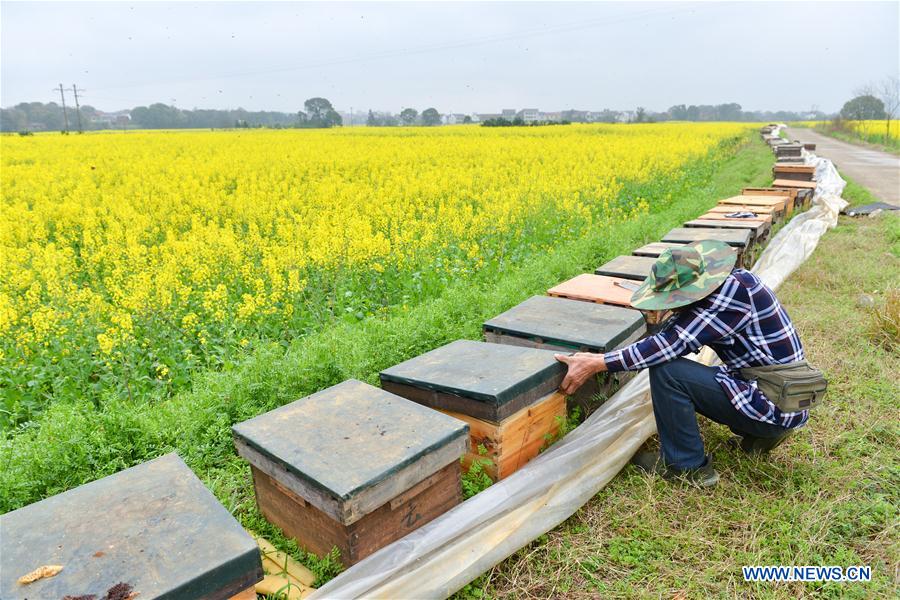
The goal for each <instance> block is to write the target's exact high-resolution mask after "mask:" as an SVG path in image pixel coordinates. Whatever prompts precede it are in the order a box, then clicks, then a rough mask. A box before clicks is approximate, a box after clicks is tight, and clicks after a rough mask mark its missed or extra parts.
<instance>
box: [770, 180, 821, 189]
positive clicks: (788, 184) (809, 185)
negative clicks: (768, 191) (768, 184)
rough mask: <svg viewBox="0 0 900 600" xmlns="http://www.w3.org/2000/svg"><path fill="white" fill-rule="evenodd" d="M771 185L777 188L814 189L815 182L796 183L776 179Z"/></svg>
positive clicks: (794, 181) (795, 181)
mask: <svg viewBox="0 0 900 600" xmlns="http://www.w3.org/2000/svg"><path fill="white" fill-rule="evenodd" d="M772 185H775V186H778V187H795V188H809V189H811V190H812V189H815V187H816V182H815V181H797V180H796V179H776V180H775V181H773V182H772Z"/></svg>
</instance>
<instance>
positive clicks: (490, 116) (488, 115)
mask: <svg viewBox="0 0 900 600" xmlns="http://www.w3.org/2000/svg"><path fill="white" fill-rule="evenodd" d="M475 116H476V117H478V121H479V122H481V121H488V120H490V119H499V118H500V117H502V116H503V115H502V114H500V113H478V114H477V115H475ZM504 118H505V117H504ZM472 120H473V121H474V120H475V119H472ZM510 121H512V119H510Z"/></svg>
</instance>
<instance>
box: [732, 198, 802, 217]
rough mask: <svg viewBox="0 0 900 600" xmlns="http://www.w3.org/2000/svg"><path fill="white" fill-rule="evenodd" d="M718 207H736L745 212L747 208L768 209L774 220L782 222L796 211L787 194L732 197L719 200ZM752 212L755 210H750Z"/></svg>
mask: <svg viewBox="0 0 900 600" xmlns="http://www.w3.org/2000/svg"><path fill="white" fill-rule="evenodd" d="M717 206H726V207H729V208H731V207H735V208H736V209H739V210H745V209H746V208H747V207H759V208H761V209H762V208H768V209H770V210H771V211H772V219H773V220H776V221H782V220H784V219H785V218H786V217H787V216H789V215H790V214H791V212H793V210H794V205H793V203H792V202H791V197H790V196H788V195H786V194H780V195H777V196H775V195H768V194H759V195H756V194H752V195H751V194H744V195H741V196H732V197H730V198H724V199H722V200H719V202H718V204H717ZM750 210H754V209H753V208H750Z"/></svg>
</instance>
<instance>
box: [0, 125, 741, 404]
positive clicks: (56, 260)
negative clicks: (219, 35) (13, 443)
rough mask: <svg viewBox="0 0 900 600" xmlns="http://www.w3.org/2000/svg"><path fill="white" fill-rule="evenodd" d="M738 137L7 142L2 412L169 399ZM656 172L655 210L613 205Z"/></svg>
mask: <svg viewBox="0 0 900 600" xmlns="http://www.w3.org/2000/svg"><path fill="white" fill-rule="evenodd" d="M747 127H748V126H746V125H742V124H660V125H641V126H625V125H585V126H579V125H572V126H559V127H537V128H495V129H489V128H479V127H442V128H433V129H429V128H373V129H366V128H358V129H339V130H320V131H315V130H250V131H178V132H162V131H157V132H150V131H147V132H133V131H130V132H127V133H122V132H118V133H97V134H86V135H83V136H76V135H71V136H60V135H56V134H53V135H50V134H47V135H36V136H28V137H18V136H3V138H2V140H0V148H2V173H0V183H2V208H3V210H2V215H0V220H2V226H0V248H2V253H3V260H2V262H0V336H2V337H0V339H2V342H0V365H2V371H0V390H2V392H3V396H4V398H5V400H6V402H5V406H2V405H0V409H3V413H2V414H3V415H4V416H3V417H0V421H5V422H10V421H12V422H19V421H22V420H23V419H26V418H28V417H29V416H31V415H32V414H35V413H36V412H37V411H38V410H39V409H40V408H41V407H42V406H44V405H46V403H47V402H50V401H54V400H56V399H61V398H66V397H75V396H78V395H81V396H85V395H86V396H88V397H91V398H93V399H95V400H98V399H99V398H101V396H102V394H103V393H105V392H106V391H108V390H113V391H115V392H116V393H128V394H137V393H145V392H148V391H151V392H152V391H154V390H156V391H157V392H159V391H161V392H162V393H167V391H169V390H171V389H173V388H175V387H178V386H180V385H184V384H186V383H187V382H188V380H189V375H190V373H191V371H192V369H195V368H198V367H213V368H214V367H217V366H220V365H221V364H223V363H224V362H227V360H229V359H230V357H232V356H234V355H235V354H236V353H238V352H240V349H241V348H242V347H246V346H248V345H251V344H253V343H256V342H258V341H259V340H282V341H283V340H288V339H290V338H292V337H295V336H296V335H302V334H303V333H304V332H305V331H308V330H311V329H314V328H315V327H316V326H317V324H321V323H323V322H327V319H330V318H334V317H335V316H336V315H337V316H340V317H341V318H365V317H366V316H367V315H370V314H375V313H377V312H378V311H382V310H386V309H388V308H390V307H402V305H403V304H406V303H412V302H416V301H418V300H419V299H421V298H423V297H426V296H428V295H433V294H436V293H439V292H440V288H441V285H443V284H444V283H446V282H447V281H449V280H451V279H456V278H467V277H476V276H479V274H480V273H482V272H484V271H491V270H494V271H496V270H498V269H502V268H503V266H504V265H505V264H509V263H510V262H511V261H515V260H518V259H520V258H522V257H523V256H526V255H527V254H528V253H530V252H534V251H543V250H547V249H549V248H552V247H553V245H554V244H555V243H557V242H559V241H563V240H566V239H571V238H572V237H574V236H578V235H583V234H585V232H587V231H589V229H590V227H591V225H592V224H595V223H598V222H600V221H602V220H617V219H628V218H633V217H634V216H636V215H639V214H641V213H642V212H645V211H647V210H648V208H649V206H650V204H651V203H653V202H654V201H657V200H660V199H664V196H665V192H666V184H665V182H666V181H668V180H670V179H673V178H677V177H678V173H679V170H680V169H681V168H682V167H683V166H684V165H685V163H686V162H688V161H690V160H692V159H695V158H698V157H701V156H703V155H705V154H706V153H707V152H709V151H710V150H711V149H713V148H714V147H715V146H716V145H717V144H718V143H719V142H721V141H723V140H726V139H731V138H734V137H735V136H737V135H740V134H741V133H743V132H744V131H746V130H747ZM652 180H656V181H657V182H658V184H655V185H654V186H652V187H651V188H650V189H653V190H654V192H655V193H658V197H636V196H634V195H632V194H630V193H629V190H631V189H632V188H634V189H640V188H636V187H635V186H636V184H640V183H642V182H644V183H646V182H649V181H652ZM661 197H662V198H661Z"/></svg>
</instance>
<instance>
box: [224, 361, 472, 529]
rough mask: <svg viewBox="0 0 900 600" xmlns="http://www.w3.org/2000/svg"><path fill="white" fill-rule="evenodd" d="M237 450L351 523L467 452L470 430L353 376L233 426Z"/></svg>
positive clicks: (325, 508)
mask: <svg viewBox="0 0 900 600" xmlns="http://www.w3.org/2000/svg"><path fill="white" fill-rule="evenodd" d="M232 431H233V433H234V437H235V444H236V446H237V448H238V452H239V453H240V454H241V456H243V457H244V458H246V459H247V460H248V461H249V462H250V463H251V464H252V465H254V466H255V467H257V468H259V469H261V470H263V471H265V472H266V473H267V474H269V475H270V476H273V477H275V478H276V479H278V480H279V481H280V482H281V483H282V484H284V485H286V486H287V487H288V488H289V489H291V490H292V491H294V492H296V493H297V494H299V495H300V496H301V497H303V498H304V499H305V500H307V501H308V502H310V504H313V505H314V506H316V507H317V508H319V509H320V510H322V511H324V512H326V513H327V514H329V515H331V516H332V517H333V518H335V519H337V520H340V521H341V522H342V523H344V524H350V523H352V522H354V521H356V520H358V519H359V518H361V517H362V516H364V515H366V514H368V513H369V512H371V511H372V510H374V509H376V508H378V507H379V506H381V505H383V504H384V503H385V502H387V501H389V500H391V499H392V498H394V497H396V496H397V495H399V494H401V493H403V492H405V491H406V490H408V489H409V488H411V487H412V486H414V485H415V484H417V483H419V482H420V481H422V480H424V479H426V478H427V477H429V476H430V475H432V474H434V473H435V472H436V471H438V470H439V469H441V468H443V467H445V466H447V465H448V464H450V463H451V462H453V461H455V460H459V458H460V456H462V454H464V453H465V451H466V447H467V444H468V425H467V424H466V423H464V422H463V421H460V420H459V419H455V418H453V417H450V416H448V415H445V414H442V413H440V412H437V411H435V410H431V409H429V408H426V407H424V406H421V405H419V404H416V403H415V402H411V401H409V400H406V399H405V398H401V397H399V396H396V395H394V394H391V393H388V392H386V391H384V390H382V389H380V388H377V387H374V386H371V385H368V384H366V383H363V382H361V381H357V380H354V379H351V380H348V381H345V382H343V383H340V384H338V385H335V386H333V387H330V388H328V389H325V390H322V391H321V392H317V393H315V394H312V395H311V396H307V397H305V398H301V399H300V400H297V401H296V402H292V403H290V404H286V405H285V406H282V407H280V408H276V409H275V410H272V411H270V412H267V413H265V414H262V415H259V416H258V417H255V418H253V419H250V420H249V421H244V422H243V423H239V424H237V425H235V426H234V427H233V428H232Z"/></svg>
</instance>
